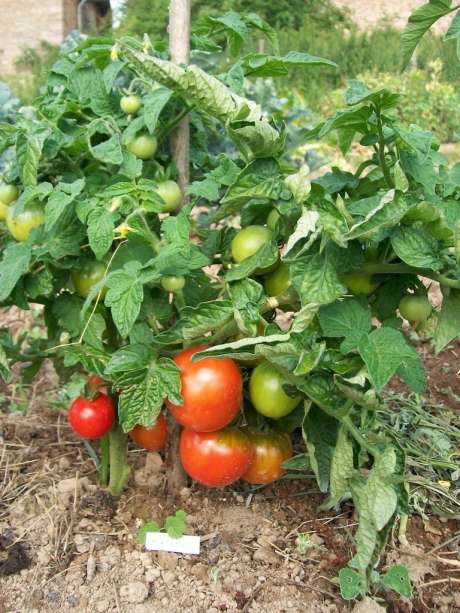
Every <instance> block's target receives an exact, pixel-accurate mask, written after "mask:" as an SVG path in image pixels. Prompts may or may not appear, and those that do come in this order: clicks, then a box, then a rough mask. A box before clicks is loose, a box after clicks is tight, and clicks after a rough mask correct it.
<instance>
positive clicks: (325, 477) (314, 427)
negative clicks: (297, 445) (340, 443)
mask: <svg viewBox="0 0 460 613" xmlns="http://www.w3.org/2000/svg"><path fill="white" fill-rule="evenodd" d="M338 429H339V422H338V421H337V420H336V419H334V418H333V417H331V416H330V415H328V414H327V413H324V411H322V410H321V409H320V408H319V407H318V406H315V405H313V406H312V407H311V408H310V410H309V411H308V413H307V414H306V416H305V419H304V422H303V438H304V441H305V445H306V447H307V450H308V454H309V458H310V464H311V467H312V469H313V472H314V473H315V476H316V481H317V482H318V487H319V489H320V490H321V492H323V493H325V492H327V491H328V489H329V479H330V474H331V462H332V455H333V453H334V449H335V445H336V442H337V433H338Z"/></svg>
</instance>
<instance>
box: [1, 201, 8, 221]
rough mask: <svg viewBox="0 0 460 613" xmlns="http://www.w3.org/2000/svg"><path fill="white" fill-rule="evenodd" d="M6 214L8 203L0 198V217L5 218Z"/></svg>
mask: <svg viewBox="0 0 460 613" xmlns="http://www.w3.org/2000/svg"><path fill="white" fill-rule="evenodd" d="M7 215H8V205H6V204H5V203H4V202H2V201H1V200H0V219H2V220H5V219H6V216H7Z"/></svg>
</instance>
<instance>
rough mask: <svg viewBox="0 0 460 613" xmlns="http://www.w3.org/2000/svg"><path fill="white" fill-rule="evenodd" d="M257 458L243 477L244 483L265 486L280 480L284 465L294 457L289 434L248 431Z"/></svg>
mask: <svg viewBox="0 0 460 613" xmlns="http://www.w3.org/2000/svg"><path fill="white" fill-rule="evenodd" d="M248 435H249V440H250V441H251V443H252V445H253V447H254V450H255V456H254V461H253V462H252V464H251V466H250V467H249V468H248V470H247V471H246V472H245V473H244V475H243V476H242V479H243V480H244V481H247V482H248V483H253V484H254V485H264V484H266V483H272V482H273V481H276V480H277V479H279V478H280V477H281V476H282V475H283V473H284V470H283V468H282V464H283V462H284V461H285V460H287V459H288V458H290V457H291V456H292V445H291V441H290V439H289V437H288V436H287V434H281V433H279V432H267V433H266V432H256V431H254V430H248Z"/></svg>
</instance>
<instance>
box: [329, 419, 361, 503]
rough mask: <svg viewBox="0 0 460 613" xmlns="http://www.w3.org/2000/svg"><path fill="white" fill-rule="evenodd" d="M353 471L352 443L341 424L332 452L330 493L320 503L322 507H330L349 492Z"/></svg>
mask: <svg viewBox="0 0 460 613" xmlns="http://www.w3.org/2000/svg"><path fill="white" fill-rule="evenodd" d="M354 473H355V467H354V461H353V445H352V443H351V441H350V438H349V435H348V430H347V429H346V428H345V426H341V427H340V429H339V433H338V436H337V443H336V445H335V448H334V451H333V453H332V460H331V476H330V486H329V490H330V494H329V498H328V499H327V501H326V502H325V503H324V504H323V505H321V506H322V508H324V509H332V508H333V507H335V506H336V505H337V504H338V503H339V502H340V501H341V499H342V498H343V497H344V496H346V495H347V494H348V493H349V492H350V479H351V478H352V477H353V475H354Z"/></svg>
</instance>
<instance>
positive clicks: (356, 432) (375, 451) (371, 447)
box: [340, 415, 380, 458]
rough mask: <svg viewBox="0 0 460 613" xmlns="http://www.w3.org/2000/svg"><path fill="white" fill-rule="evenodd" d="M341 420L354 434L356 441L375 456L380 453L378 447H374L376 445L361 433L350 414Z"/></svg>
mask: <svg viewBox="0 0 460 613" xmlns="http://www.w3.org/2000/svg"><path fill="white" fill-rule="evenodd" d="M340 421H341V422H342V424H343V425H344V426H345V428H346V429H347V430H348V432H349V433H350V434H351V435H352V436H353V438H354V439H355V440H356V442H358V443H359V444H360V445H361V447H362V448H363V449H365V450H366V451H368V452H369V453H370V454H371V456H372V457H373V458H376V457H378V456H379V455H380V452H379V450H378V449H377V448H376V447H374V445H371V444H370V443H369V442H368V441H367V440H366V439H365V438H364V436H363V435H362V434H361V432H360V431H359V430H358V428H357V427H356V426H355V424H354V423H353V422H352V421H351V418H350V416H349V415H345V416H344V417H341V418H340Z"/></svg>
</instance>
